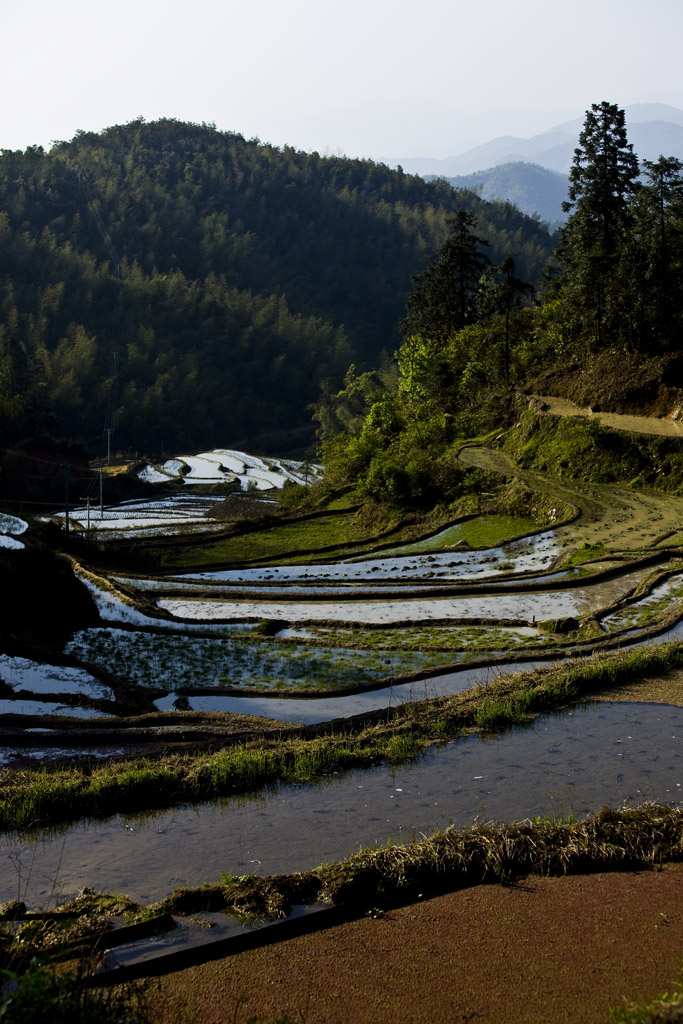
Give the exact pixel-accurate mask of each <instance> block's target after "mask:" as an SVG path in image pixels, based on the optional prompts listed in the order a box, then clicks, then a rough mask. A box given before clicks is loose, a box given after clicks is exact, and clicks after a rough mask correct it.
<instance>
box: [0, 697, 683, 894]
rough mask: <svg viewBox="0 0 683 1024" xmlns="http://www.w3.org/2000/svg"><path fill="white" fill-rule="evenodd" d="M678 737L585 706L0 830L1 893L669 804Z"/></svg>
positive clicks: (619, 707) (187, 872)
mask: <svg viewBox="0 0 683 1024" xmlns="http://www.w3.org/2000/svg"><path fill="white" fill-rule="evenodd" d="M682 735H683V709H680V708H675V707H671V706H669V705H661V704H607V703H595V704H592V705H587V706H580V707H577V708H576V709H575V710H574V711H572V712H565V713H563V714H561V715H544V716H542V717H540V718H538V719H537V720H536V722H535V724H534V727H533V728H527V729H514V730H511V731H509V732H507V733H505V734H503V735H501V736H499V737H497V738H493V739H490V740H486V741H483V740H481V739H479V738H478V737H471V738H469V739H466V740H462V741H459V742H455V743H449V744H446V745H444V746H442V747H440V748H433V749H432V750H430V751H429V752H428V754H427V755H426V756H425V757H424V758H422V759H420V760H419V761H416V762H414V763H410V764H404V765H399V766H395V767H393V768H392V767H387V766H382V767H379V768H376V769H372V770H366V771H359V772H350V773H348V774H345V775H341V776H332V777H329V778H327V779H323V780H322V782H321V783H320V784H319V785H306V786H278V787H275V788H274V789H273V790H272V791H270V792H268V793H266V794H265V795H264V794H259V795H258V796H255V797H250V798H241V799H239V800H237V799H232V800H228V801H223V802H222V804H219V803H213V804H203V805H200V806H198V807H189V808H176V809H174V810H170V811H164V812H161V813H159V814H157V815H154V816H147V817H146V818H144V819H142V818H141V819H133V818H125V819H124V818H123V817H121V816H116V817H114V818H112V819H110V820H108V821H106V822H100V823H90V824H87V823H86V824H78V825H76V826H73V827H71V828H69V829H67V830H65V831H63V832H61V833H56V834H49V835H42V836H39V837H37V838H30V837H29V836H28V835H27V834H24V835H23V836H21V837H18V836H5V837H3V844H4V848H5V857H3V858H1V859H0V899H8V898H13V897H20V898H25V899H26V900H27V902H29V903H30V904H31V905H38V904H45V903H47V902H48V901H49V900H50V898H51V894H52V893H54V891H56V892H58V893H60V894H63V895H69V894H73V893H76V892H77V891H78V890H79V889H80V888H82V887H83V886H85V885H88V886H92V887H93V888H95V889H98V890H103V891H109V892H127V893H128V894H129V895H131V896H132V897H134V898H136V899H139V900H143V901H148V900H151V899H155V898H158V897H161V896H163V895H165V894H166V893H168V892H170V891H171V890H172V889H173V888H174V887H176V886H179V885H190V886H195V885H199V884H200V883H202V882H206V881H213V880H218V879H219V878H220V875H221V872H232V873H235V874H246V873H257V874H272V873H277V872H282V871H292V870H303V869H306V868H311V867H314V866H315V865H316V864H319V863H320V862H322V861H334V860H338V859H340V858H342V857H345V856H348V855H349V854H352V853H354V852H355V851H356V850H357V849H358V848H359V847H361V846H367V845H369V844H371V843H375V842H376V843H384V842H386V840H387V839H388V838H392V839H394V840H399V841H406V840H408V839H410V838H412V837H413V836H419V834H420V833H425V834H428V833H430V832H432V831H434V830H435V829H436V828H443V827H445V826H447V825H448V824H450V823H451V822H452V823H454V824H456V825H458V826H465V825H468V824H471V823H472V822H474V821H479V822H486V821H490V820H508V821H509V820H522V819H524V818H529V817H534V816H535V815H539V814H548V815H554V814H560V815H563V816H566V815H568V814H570V813H572V814H574V815H575V816H577V817H582V816H585V815H586V814H588V813H590V812H592V811H594V810H596V809H598V808H600V807H601V806H602V805H604V804H609V805H611V806H618V805H620V804H622V803H631V804H634V803H640V802H642V801H644V800H657V801H661V802H664V803H669V804H675V805H679V804H680V803H681V802H682V801H683V795H682V786H683V756H682V754H681V749H682V748H681V742H680V737H681V736H682ZM53 902H54V899H53Z"/></svg>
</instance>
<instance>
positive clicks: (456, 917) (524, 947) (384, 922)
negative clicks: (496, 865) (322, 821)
mask: <svg viewBox="0 0 683 1024" xmlns="http://www.w3.org/2000/svg"><path fill="white" fill-rule="evenodd" d="M682 954H683V865H674V866H670V867H667V868H665V869H664V870H663V871H651V872H639V873H633V872H624V873H610V874H595V875H582V876H568V877H567V876H565V877H562V878H537V877H533V878H529V879H527V880H526V881H525V882H523V883H521V884H519V885H516V886H509V887H502V886H499V885H479V886H476V887H474V888H470V889H464V890H461V891H459V892H454V893H450V894H448V895H444V896H440V897H437V898H435V899H430V900H425V901H424V902H418V903H416V904H414V905H411V906H407V907H403V908H400V909H397V910H391V911H388V912H387V913H385V914H381V915H378V916H376V917H372V916H368V917H364V918H362V919H360V920H358V921H352V922H350V923H346V924H342V925H339V926H337V927H334V928H330V929H327V930H324V931H320V932H317V933H313V934H310V935H306V936H300V937H297V938H293V939H290V940H288V941H286V942H281V943H278V944H275V945H271V946H264V947H262V948H260V949H256V950H250V951H247V952H244V953H239V954H237V955H235V956H232V957H229V958H225V959H221V960H216V961H214V962H210V963H206V964H202V965H200V966H198V967H192V968H188V969H187V970H185V971H179V972H177V973H174V974H170V975H168V976H166V977H163V978H161V979H160V982H159V986H160V987H159V990H158V992H154V991H153V992H152V993H151V994H152V999H153V1004H154V1008H155V1018H156V1019H157V1020H158V1024H177V1022H178V1021H180V1020H187V1021H193V1022H196V1024H218V1022H224V1021H233V1022H234V1024H247V1022H252V1024H273V1022H274V1021H275V1020H276V1018H277V1017H278V1016H279V1015H282V1014H283V1013H287V1014H289V1016H290V1017H291V1018H292V1020H293V1021H294V1022H297V1024H350V1022H354V1024H459V1022H463V1024H464V1022H469V1021H477V1022H478V1024H562V1022H567V1024H569V1022H571V1024H599V1022H603V1021H604V1022H607V1021H608V1020H609V1010H610V1007H615V1006H622V1005H623V1004H624V1002H625V1001H630V1000H631V999H636V1000H650V999H652V998H654V997H656V996H657V995H659V994H661V993H662V992H665V991H671V990H673V989H674V988H675V982H676V980H677V977H678V970H679V966H680V962H681V956H682Z"/></svg>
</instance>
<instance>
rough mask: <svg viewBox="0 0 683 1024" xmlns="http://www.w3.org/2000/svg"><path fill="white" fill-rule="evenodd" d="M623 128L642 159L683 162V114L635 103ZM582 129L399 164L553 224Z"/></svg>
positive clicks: (559, 128)
mask: <svg viewBox="0 0 683 1024" xmlns="http://www.w3.org/2000/svg"><path fill="white" fill-rule="evenodd" d="M626 125H627V128H628V137H629V141H630V142H631V143H632V144H633V148H634V150H635V152H636V153H637V154H638V156H639V158H640V159H641V160H642V159H647V160H656V159H657V158H658V157H659V156H660V155H662V154H664V155H665V156H675V157H678V158H679V159H681V160H683V110H680V109H678V108H677V107H672V106H669V105H668V104H665V103H636V104H633V105H632V106H629V107H626ZM582 126H583V119H582V118H576V119H574V120H572V121H566V122H565V123H563V124H559V125H556V126H554V127H553V128H549V129H548V131H545V132H541V134H539V135H533V136H531V138H528V139H524V138H517V137H515V136H512V135H503V136H500V137H499V138H495V139H492V140H491V141H490V142H486V143H484V144H482V145H479V146H475V147H473V148H472V149H468V150H466V151H465V152H463V153H460V154H458V155H455V156H452V157H446V158H445V159H443V160H438V159H434V158H433V157H410V158H406V159H404V160H400V163H401V166H402V167H403V169H404V170H405V171H410V172H412V173H413V174H421V175H423V176H424V177H428V178H447V179H448V180H449V181H450V183H451V184H452V185H454V186H455V187H456V188H474V189H476V190H477V191H478V192H479V194H480V195H481V197H482V198H483V199H488V200H492V199H504V200H508V201H509V202H512V203H514V204H515V205H516V206H518V207H519V209H520V210H522V211H523V212H524V213H528V214H533V213H537V214H538V215H539V216H540V217H541V219H542V220H545V221H548V222H549V223H550V224H551V225H554V224H557V223H558V222H560V221H562V220H563V219H564V216H565V215H564V214H563V213H562V207H561V204H562V200H563V199H565V198H566V192H567V177H566V176H567V175H568V173H569V169H570V167H571V164H572V159H573V156H574V150H575V148H576V146H577V143H578V138H579V134H580V132H581V128H582ZM544 172H545V173H544Z"/></svg>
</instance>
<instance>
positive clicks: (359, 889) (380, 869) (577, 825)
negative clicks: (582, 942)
mask: <svg viewBox="0 0 683 1024" xmlns="http://www.w3.org/2000/svg"><path fill="white" fill-rule="evenodd" d="M682 858H683V811H681V810H680V809H679V808H670V807H666V806H660V805H656V804H648V803H646V804H642V805H640V806H638V807H633V808H627V809H620V810H613V809H610V808H603V809H602V810H600V811H598V812H597V813H595V814H593V815H591V816H589V817H587V818H585V819H584V820H582V821H580V822H577V821H574V820H572V819H571V818H570V819H567V820H562V819H555V818H551V819H549V818H542V819H535V820H534V821H525V822H519V823H507V824H504V823H489V824H486V825H472V826H469V827H467V828H461V829H456V828H454V827H453V826H451V827H449V828H446V829H443V830H439V831H437V832H435V833H434V834H433V835H431V836H427V837H422V838H421V839H420V840H416V841H413V842H409V843H406V844H395V843H387V844H386V845H384V846H376V847H369V848H366V849H362V850H360V851H359V852H358V853H356V854H354V855H352V856H351V857H349V858H347V859H345V860H343V861H340V862H337V863H333V864H322V865H320V866H319V867H317V868H314V869H312V870H309V871H304V872H296V873H291V874H284V875H275V876H256V875H251V874H250V875H238V876H235V875H224V876H222V878H221V880H220V881H217V882H213V883H210V882H207V883H205V884H204V885H202V886H200V887H198V888H193V889H190V888H179V889H176V890H175V891H174V892H172V893H170V894H169V895H168V896H166V897H165V898H163V899H162V900H159V901H156V902H154V903H152V904H150V905H148V906H146V907H142V906H140V905H139V904H136V903H134V902H133V901H131V900H129V899H128V898H127V897H126V896H122V895H107V894H101V893H93V892H91V891H88V890H86V891H84V893H82V894H81V895H80V896H78V897H77V898H76V899H75V900H71V901H70V902H68V903H65V904H62V906H60V907H58V908H57V910H56V911H55V912H54V913H53V914H47V915H38V917H37V919H36V917H35V916H33V917H30V918H28V919H27V920H25V921H22V918H23V915H24V911H23V910H22V907H21V906H17V905H16V904H9V905H8V906H7V910H6V915H0V919H1V918H2V917H3V916H6V919H9V920H12V919H15V920H17V921H18V922H21V923H18V926H17V927H16V929H15V930H14V931H12V932H10V931H7V932H6V933H5V934H6V946H5V949H6V953H8V954H9V955H10V956H11V955H12V954H14V955H15V956H21V957H22V959H24V960H27V959H28V957H29V956H40V957H41V958H42V959H45V958H47V959H48V960H49V959H50V958H55V957H56V958H57V959H62V958H63V955H64V950H65V948H66V950H68V949H69V948H70V947H73V945H74V943H76V942H77V943H78V946H79V948H80V953H81V955H83V953H84V951H85V950H87V949H88V948H89V947H92V949H93V951H94V949H96V948H98V947H99V946H100V945H101V936H102V933H103V932H106V931H107V930H108V929H110V928H111V926H110V924H109V922H108V917H107V915H108V914H111V913H117V914H119V915H124V916H125V918H126V919H127V921H128V922H129V925H128V927H127V929H126V928H124V931H128V932H132V931H134V928H135V925H136V924H137V925H143V926H145V925H147V929H146V931H147V933H148V934H151V933H152V932H153V931H154V930H155V924H156V926H157V927H156V931H165V930H168V928H169V927H172V926H173V919H172V918H171V917H170V915H173V916H174V917H175V916H182V915H190V914H197V913H202V912H206V911H210V912H216V911H218V912H221V911H224V912H228V913H232V914H237V915H239V917H240V918H241V919H242V920H244V919H249V918H251V919H260V920H264V919H271V920H273V919H277V918H285V917H288V916H289V914H290V913H291V910H292V906H293V905H294V904H299V905H300V904H310V903H315V902H317V903H323V904H328V905H329V906H335V907H341V908H344V910H345V912H346V913H348V914H350V915H355V916H358V915H360V914H362V913H363V912H368V911H369V910H379V909H380V908H383V907H391V906H396V905H398V904H401V903H407V902H410V901H412V900H415V899H416V898H421V897H423V896H429V895H432V894H436V893H439V892H446V891H452V890H454V889H459V888H463V887H465V886H472V885H480V884H482V883H499V884H503V885H509V884H512V883H514V882H515V881H516V880H517V879H520V878H525V877H529V876H530V875H555V876H559V875H567V874H577V873H583V874H586V873H589V872H604V871H620V870H621V871H625V870H631V871H633V870H643V869H652V868H655V869H656V868H659V867H661V866H662V865H663V864H665V863H671V862H675V861H680V860H681V859H682ZM4 931H5V929H4V928H2V925H1V924H0V934H2V932H4ZM131 937H132V936H131Z"/></svg>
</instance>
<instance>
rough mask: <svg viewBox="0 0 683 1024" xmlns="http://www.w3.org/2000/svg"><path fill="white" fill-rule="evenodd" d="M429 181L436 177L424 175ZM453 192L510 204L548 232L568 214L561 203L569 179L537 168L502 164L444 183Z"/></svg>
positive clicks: (542, 168)
mask: <svg viewBox="0 0 683 1024" xmlns="http://www.w3.org/2000/svg"><path fill="white" fill-rule="evenodd" d="M424 177H425V178H426V179H427V180H428V181H431V180H434V178H435V177H437V176H436V175H430V174H426V175H424ZM446 180H447V181H448V182H449V184H451V185H452V186H453V188H466V189H470V190H471V191H472V192H476V193H477V194H478V195H479V196H480V197H481V198H482V199H486V200H488V201H489V202H492V201H493V200H496V199H502V200H503V201H504V202H508V203H513V204H514V205H515V206H516V207H517V209H518V210H521V211H522V212H523V213H526V214H528V215H529V216H534V215H538V217H540V219H541V220H542V221H544V222H545V223H546V224H548V226H549V227H550V229H551V230H554V229H555V228H557V227H558V226H559V225H560V224H562V223H564V221H565V219H566V217H567V214H566V213H563V211H562V203H563V202H564V200H565V199H566V198H567V188H568V179H567V176H566V175H565V174H560V173H559V172H558V171H549V170H548V169H547V168H546V167H540V166H539V165H538V164H527V163H523V162H521V161H519V162H517V163H510V164H501V165H500V166H498V167H490V168H488V169H487V170H485V171H475V172H474V174H460V175H456V176H454V177H452V178H447V179H446Z"/></svg>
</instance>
